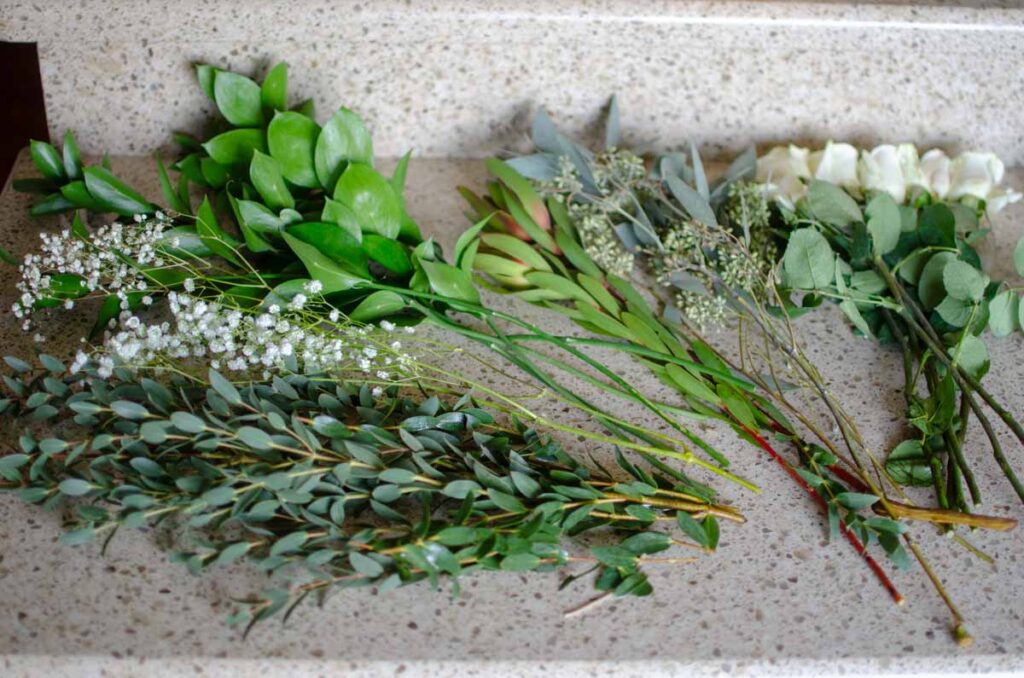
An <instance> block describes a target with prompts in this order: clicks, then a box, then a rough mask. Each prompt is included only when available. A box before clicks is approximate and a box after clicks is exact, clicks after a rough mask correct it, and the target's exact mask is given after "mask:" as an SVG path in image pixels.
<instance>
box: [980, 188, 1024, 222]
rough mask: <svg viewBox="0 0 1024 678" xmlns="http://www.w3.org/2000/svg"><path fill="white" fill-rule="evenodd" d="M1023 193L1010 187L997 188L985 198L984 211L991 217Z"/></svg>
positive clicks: (1023, 196) (1018, 198)
mask: <svg viewBox="0 0 1024 678" xmlns="http://www.w3.org/2000/svg"><path fill="white" fill-rule="evenodd" d="M1021 198H1024V195H1021V194H1020V193H1018V192H1017V191H1015V190H1013V189H1012V188H997V189H996V190H994V191H992V192H991V193H989V194H988V197H987V198H985V212H986V213H987V214H988V215H989V216H990V217H991V216H992V215H993V214H995V213H996V212H999V211H1000V210H1002V209H1003V208H1004V207H1006V206H1007V205H1009V204H1010V203H1014V202H1017V201H1018V200H1020V199H1021Z"/></svg>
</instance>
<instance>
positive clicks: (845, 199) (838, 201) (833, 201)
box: [807, 181, 862, 228]
mask: <svg viewBox="0 0 1024 678" xmlns="http://www.w3.org/2000/svg"><path fill="white" fill-rule="evenodd" d="M807 204H808V206H809V207H810V208H811V212H812V213H813V214H814V216H815V218H817V219H818V220H820V221H822V222H824V223H826V224H829V225H830V226H835V227H836V228H846V227H847V226H849V225H850V224H852V223H854V222H858V221H861V220H862V216H861V213H860V207H858V206H857V201H855V200H854V199H853V198H851V197H850V195H849V194H848V193H847V192H846V191H844V190H843V189H841V188H839V187H838V186H836V185H835V184H830V183H829V182H827V181H812V182H811V185H810V186H809V187H808V189H807Z"/></svg>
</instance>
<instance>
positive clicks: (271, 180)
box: [249, 151, 295, 210]
mask: <svg viewBox="0 0 1024 678" xmlns="http://www.w3.org/2000/svg"><path fill="white" fill-rule="evenodd" d="M249 178H250V179H251V180H252V185H253V186H254V187H255V188H256V190H257V191H259V194H260V196H261V197H262V198H263V202H265V203H266V204H267V207H269V208H271V209H274V210H280V209H284V208H285V207H289V208H290V207H295V199H294V198H293V197H292V194H291V191H289V190H288V186H287V185H286V184H285V182H284V175H283V174H282V173H281V165H280V163H278V161H277V160H275V159H274V158H272V157H270V156H269V155H267V154H265V153H261V152H260V151H254V152H253V154H252V163H250V165H249Z"/></svg>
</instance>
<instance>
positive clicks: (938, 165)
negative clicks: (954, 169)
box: [921, 148, 950, 198]
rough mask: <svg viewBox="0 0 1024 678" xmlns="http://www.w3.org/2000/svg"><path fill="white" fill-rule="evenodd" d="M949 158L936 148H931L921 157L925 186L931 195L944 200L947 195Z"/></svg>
mask: <svg viewBox="0 0 1024 678" xmlns="http://www.w3.org/2000/svg"><path fill="white" fill-rule="evenodd" d="M949 166H950V160H949V157H948V156H947V155H946V154H945V153H944V152H943V151H941V150H939V149H938V148H933V149H932V150H930V151H928V152H927V153H925V154H924V155H922V156H921V173H922V174H923V175H924V178H925V182H926V183H925V184H924V187H925V188H927V189H928V190H929V191H930V192H931V194H932V195H934V196H935V197H937V198H945V197H946V195H947V194H948V193H949Z"/></svg>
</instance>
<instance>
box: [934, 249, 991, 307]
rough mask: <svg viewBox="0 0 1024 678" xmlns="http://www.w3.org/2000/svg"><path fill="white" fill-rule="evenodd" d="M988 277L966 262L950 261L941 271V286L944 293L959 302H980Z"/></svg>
mask: <svg viewBox="0 0 1024 678" xmlns="http://www.w3.org/2000/svg"><path fill="white" fill-rule="evenodd" d="M989 280H990V279H989V277H988V276H987V275H985V274H984V273H982V272H981V271H979V270H978V269H976V268H974V267H973V266H971V265H970V264H968V263H967V262H966V261H960V260H959V259H957V260H954V261H950V262H949V263H948V264H946V266H945V268H943V269H942V284H943V285H944V286H945V288H946V292H947V293H948V294H949V296H951V297H953V298H954V299H960V300H961V301H981V298H982V297H983V296H984V295H985V288H986V287H988V283H989Z"/></svg>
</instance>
